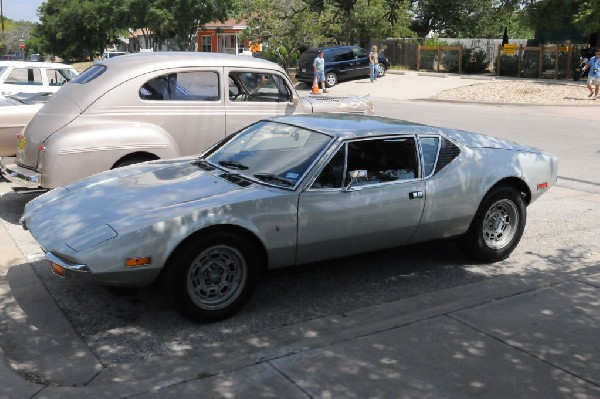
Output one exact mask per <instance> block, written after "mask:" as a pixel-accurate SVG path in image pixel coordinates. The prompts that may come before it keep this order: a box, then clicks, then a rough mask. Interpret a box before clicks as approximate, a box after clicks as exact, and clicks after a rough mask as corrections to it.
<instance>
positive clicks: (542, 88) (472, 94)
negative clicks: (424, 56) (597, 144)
mask: <svg viewBox="0 0 600 399" xmlns="http://www.w3.org/2000/svg"><path fill="white" fill-rule="evenodd" d="M588 94H589V91H588V89H587V87H586V86H585V81H581V82H578V83H574V82H570V83H565V82H554V81H552V82H543V81H542V82H540V81H531V80H527V81H526V80H491V81H484V82H482V83H478V84H474V85H470V86H463V87H459V88H456V89H449V90H444V91H443V92H441V93H439V94H438V95H436V96H434V97H433V98H435V99H439V100H450V101H473V102H478V103H482V102H483V103H522V104H532V103H535V104H575V105H594V104H596V103H597V104H598V105H600V98H599V99H598V100H593V98H590V97H588Z"/></svg>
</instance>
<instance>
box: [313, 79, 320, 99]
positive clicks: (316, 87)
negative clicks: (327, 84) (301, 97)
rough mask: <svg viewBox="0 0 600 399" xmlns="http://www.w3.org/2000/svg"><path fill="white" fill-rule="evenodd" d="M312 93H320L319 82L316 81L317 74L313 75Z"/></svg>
mask: <svg viewBox="0 0 600 399" xmlns="http://www.w3.org/2000/svg"><path fill="white" fill-rule="evenodd" d="M312 94H321V92H320V91H319V82H317V75H315V79H314V80H313V86H312Z"/></svg>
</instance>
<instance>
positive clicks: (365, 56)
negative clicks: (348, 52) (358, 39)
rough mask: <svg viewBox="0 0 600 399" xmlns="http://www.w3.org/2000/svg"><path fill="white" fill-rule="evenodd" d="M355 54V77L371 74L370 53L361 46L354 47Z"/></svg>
mask: <svg viewBox="0 0 600 399" xmlns="http://www.w3.org/2000/svg"><path fill="white" fill-rule="evenodd" d="M352 52H353V54H354V65H355V67H354V71H353V77H362V76H369V75H370V74H371V70H370V66H369V53H368V51H367V50H365V49H364V48H361V47H353V48H352Z"/></svg>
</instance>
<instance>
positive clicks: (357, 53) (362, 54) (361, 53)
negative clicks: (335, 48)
mask: <svg viewBox="0 0 600 399" xmlns="http://www.w3.org/2000/svg"><path fill="white" fill-rule="evenodd" d="M352 51H353V52H354V57H355V58H367V57H368V56H369V53H367V50H365V49H364V48H360V47H355V48H353V49H352Z"/></svg>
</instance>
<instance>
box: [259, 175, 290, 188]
mask: <svg viewBox="0 0 600 399" xmlns="http://www.w3.org/2000/svg"><path fill="white" fill-rule="evenodd" d="M254 177H256V178H257V179H260V180H262V181H276V182H278V183H281V184H283V185H285V186H293V185H294V182H293V181H291V180H290V179H286V178H285V177H281V176H277V175H274V174H273V173H256V174H254Z"/></svg>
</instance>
